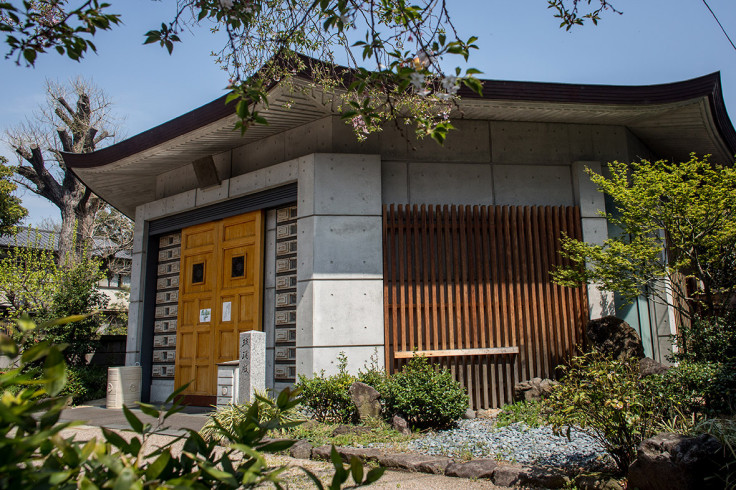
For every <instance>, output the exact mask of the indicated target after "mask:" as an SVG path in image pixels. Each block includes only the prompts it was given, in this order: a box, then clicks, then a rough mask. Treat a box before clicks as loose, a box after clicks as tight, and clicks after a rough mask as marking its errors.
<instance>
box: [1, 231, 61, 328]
mask: <svg viewBox="0 0 736 490" xmlns="http://www.w3.org/2000/svg"><path fill="white" fill-rule="evenodd" d="M29 235H30V236H26V238H30V240H29V241H25V242H24V241H22V240H23V237H21V236H19V235H16V236H15V237H14V238H13V243H12V246H10V247H9V248H8V249H7V251H5V253H4V255H3V257H2V259H0V294H2V296H3V297H4V298H5V302H6V303H7V304H8V305H9V314H10V317H11V318H17V317H18V316H19V315H20V314H22V313H28V314H31V315H37V314H40V313H41V312H43V311H47V310H49V309H50V308H51V305H52V302H53V297H54V293H55V292H56V290H57V288H58V283H59V280H60V276H61V274H60V270H59V268H58V266H57V264H56V257H55V255H54V250H53V247H52V246H51V245H50V244H48V243H43V241H42V235H41V234H40V233H38V232H35V233H34V232H33V231H31V232H30V234H29Z"/></svg>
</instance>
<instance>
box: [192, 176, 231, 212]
mask: <svg viewBox="0 0 736 490" xmlns="http://www.w3.org/2000/svg"><path fill="white" fill-rule="evenodd" d="M196 192H197V196H196V198H195V205H196V206H206V205H207V204H213V203H216V202H219V201H224V200H225V199H227V198H228V196H229V195H230V179H225V180H223V181H222V182H221V183H220V185H213V186H211V187H207V188H206V189H199V188H198V189H196Z"/></svg>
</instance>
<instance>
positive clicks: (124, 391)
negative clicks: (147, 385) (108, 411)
mask: <svg viewBox="0 0 736 490" xmlns="http://www.w3.org/2000/svg"><path fill="white" fill-rule="evenodd" d="M140 400H141V367H140V366H123V367H111V368H107V408H123V405H127V406H129V407H131V406H133V405H134V404H135V402H137V401H140Z"/></svg>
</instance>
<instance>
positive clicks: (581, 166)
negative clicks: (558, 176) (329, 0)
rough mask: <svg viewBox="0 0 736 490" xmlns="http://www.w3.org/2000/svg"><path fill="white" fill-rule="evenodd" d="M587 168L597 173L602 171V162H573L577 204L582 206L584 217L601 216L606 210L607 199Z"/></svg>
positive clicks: (581, 214) (581, 215)
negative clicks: (591, 178)
mask: <svg viewBox="0 0 736 490" xmlns="http://www.w3.org/2000/svg"><path fill="white" fill-rule="evenodd" d="M586 168H587V169H590V170H592V171H593V172H595V173H597V174H600V173H601V164H600V162H574V163H573V164H572V176H573V187H574V195H575V204H576V205H578V206H580V217H581V218H582V219H585V218H600V217H601V214H600V213H601V212H604V213H605V211H606V203H605V199H604V196H603V193H602V192H600V191H599V190H598V186H597V185H595V184H594V183H593V181H592V180H590V176H589V175H588V173H587V172H586V171H585V169H586Z"/></svg>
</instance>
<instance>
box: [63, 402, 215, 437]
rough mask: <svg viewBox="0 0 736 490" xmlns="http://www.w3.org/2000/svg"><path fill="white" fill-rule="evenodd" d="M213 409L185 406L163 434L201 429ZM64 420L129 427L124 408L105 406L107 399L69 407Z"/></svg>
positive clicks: (148, 420)
mask: <svg viewBox="0 0 736 490" xmlns="http://www.w3.org/2000/svg"><path fill="white" fill-rule="evenodd" d="M131 411H132V412H133V413H134V414H135V415H136V416H137V417H138V418H139V419H141V420H142V421H143V422H144V423H150V424H155V423H156V422H157V421H156V420H155V419H154V418H153V417H149V416H148V415H146V414H144V413H143V412H141V411H140V410H139V409H137V408H131ZM212 411H213V409H212V408H209V407H184V409H183V410H182V411H181V412H179V413H177V414H174V415H172V416H171V417H169V418H168V419H167V420H166V426H167V427H168V428H167V429H166V430H164V431H162V432H161V433H162V434H166V435H181V434H183V433H185V430H184V429H192V430H197V431H198V430H200V429H201V428H202V426H203V425H204V424H205V422H206V421H207V416H208V415H209V414H210V413H211V412H212ZM60 420H62V421H83V422H84V423H85V425H89V426H93V427H106V428H108V429H129V428H130V425H129V424H128V421H127V419H126V418H125V414H124V413H123V410H122V409H112V408H105V399H104V398H103V399H100V400H93V401H91V402H87V404H86V405H80V406H76V407H71V408H67V409H66V410H64V411H63V412H61V418H60Z"/></svg>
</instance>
